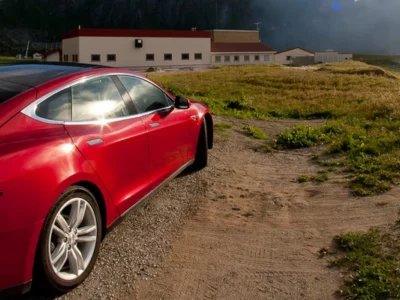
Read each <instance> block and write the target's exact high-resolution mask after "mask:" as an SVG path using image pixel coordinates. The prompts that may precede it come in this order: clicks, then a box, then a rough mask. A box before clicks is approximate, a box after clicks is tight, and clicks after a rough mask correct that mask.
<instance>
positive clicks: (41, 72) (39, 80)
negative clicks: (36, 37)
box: [0, 63, 107, 88]
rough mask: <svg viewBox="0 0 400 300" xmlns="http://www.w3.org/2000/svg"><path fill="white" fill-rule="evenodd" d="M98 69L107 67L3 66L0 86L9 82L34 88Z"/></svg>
mask: <svg viewBox="0 0 400 300" xmlns="http://www.w3.org/2000/svg"><path fill="white" fill-rule="evenodd" d="M98 68H107V67H105V66H98V65H89V64H77V63H14V64H9V65H3V66H0V86H1V85H2V83H4V84H5V83H6V82H7V83H10V84H14V85H18V86H25V87H29V88H33V87H37V86H39V85H41V84H44V83H46V82H48V81H50V80H53V79H57V78H61V77H64V76H67V75H72V74H74V73H79V72H82V71H88V70H93V69H98Z"/></svg>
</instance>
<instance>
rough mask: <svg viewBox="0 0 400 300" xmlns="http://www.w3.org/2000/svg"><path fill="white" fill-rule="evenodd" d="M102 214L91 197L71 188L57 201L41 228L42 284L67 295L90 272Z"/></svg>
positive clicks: (89, 194) (40, 263)
mask: <svg viewBox="0 0 400 300" xmlns="http://www.w3.org/2000/svg"><path fill="white" fill-rule="evenodd" d="M101 230H102V227H101V214H100V209H99V206H98V204H97V202H96V200H95V198H94V196H93V195H92V194H91V193H90V191H88V190H87V189H85V188H82V187H77V186H74V187H71V188H69V189H68V190H67V191H65V192H64V193H63V194H62V195H61V196H60V198H59V199H58V200H57V201H56V203H55V204H54V206H53V208H52V209H51V211H50V213H49V215H48V217H47V218H46V221H45V224H44V226H43V230H42V234H41V238H40V242H39V249H38V250H39V252H38V259H39V261H38V264H39V268H40V270H41V273H42V275H43V276H42V277H43V279H45V283H46V284H47V285H49V287H50V288H52V289H53V290H55V291H58V292H66V291H68V290H70V289H72V288H74V287H76V286H77V285H79V284H80V283H82V282H83V281H84V280H85V279H86V277H87V276H88V275H89V273H90V271H91V270H92V269H93V266H94V263H95V261H96V258H97V255H98V252H99V247H100V242H101V236H102V232H101Z"/></svg>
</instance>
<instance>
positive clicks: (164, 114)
mask: <svg viewBox="0 0 400 300" xmlns="http://www.w3.org/2000/svg"><path fill="white" fill-rule="evenodd" d="M118 77H119V79H120V80H121V82H122V84H123V85H124V87H125V88H126V90H127V91H128V93H129V95H130V97H131V99H132V100H133V102H134V103H135V106H136V108H137V110H138V111H139V113H140V114H141V118H142V120H143V124H144V126H145V128H146V130H147V132H148V136H149V175H150V180H151V186H152V188H154V187H155V186H158V185H159V184H160V183H162V182H163V181H165V180H166V179H167V178H168V177H170V176H171V175H172V174H173V173H174V172H175V171H177V170H178V169H179V168H180V167H182V166H183V165H184V164H185V163H186V162H187V157H188V146H189V126H188V122H189V120H190V117H189V116H188V115H187V112H186V111H184V110H178V109H175V107H174V102H173V101H172V99H171V98H170V97H169V96H168V95H167V94H166V93H165V92H164V91H162V90H161V89H160V88H159V87H157V86H155V85H154V84H152V83H151V82H150V81H147V80H145V79H142V78H139V77H135V76H118Z"/></svg>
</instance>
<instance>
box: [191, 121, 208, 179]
mask: <svg viewBox="0 0 400 300" xmlns="http://www.w3.org/2000/svg"><path fill="white" fill-rule="evenodd" d="M207 164H208V131H207V122H206V120H205V119H203V124H202V126H201V129H200V134H199V139H198V142H197V148H196V157H195V160H194V163H193V165H192V169H193V170H194V171H199V170H201V169H204V168H205V167H207Z"/></svg>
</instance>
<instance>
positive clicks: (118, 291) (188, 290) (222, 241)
mask: <svg viewBox="0 0 400 300" xmlns="http://www.w3.org/2000/svg"><path fill="white" fill-rule="evenodd" d="M219 121H224V122H228V123H232V124H233V125H234V126H233V128H232V129H227V131H226V134H225V135H224V137H223V136H221V134H217V137H216V139H217V142H216V145H215V149H214V150H212V151H211V152H210V155H211V157H210V166H209V167H208V168H206V169H205V170H204V171H202V172H200V173H196V174H191V175H187V176H183V177H180V178H177V179H175V180H174V181H173V182H172V183H170V184H169V186H167V187H166V188H164V189H163V190H162V191H161V192H160V193H159V194H158V195H157V196H155V197H154V198H153V199H151V201H150V202H149V204H148V205H147V206H146V207H144V208H142V209H141V210H139V211H136V212H134V213H132V214H130V215H129V216H128V217H127V218H126V219H125V220H124V221H123V222H122V223H121V224H120V225H119V226H118V227H117V228H116V229H115V230H114V231H113V232H112V233H110V234H109V235H108V236H107V237H106V238H105V240H104V241H103V244H102V248H101V251H100V257H99V261H98V263H97V264H96V266H95V269H94V271H93V273H92V274H91V275H90V276H89V278H88V279H87V280H86V281H85V282H84V284H83V285H81V286H80V287H78V288H77V289H75V290H74V291H72V292H71V293H69V294H67V295H64V296H63V297H62V299H137V300H154V299H165V300H169V299H171V300H181V299H182V300H191V299H218V300H219V299H222V300H225V299H226V300H228V299H229V300H236V299H246V300H247V299H255V300H256V299H291V300H293V299H332V298H334V296H333V293H334V291H335V290H336V289H338V287H339V286H340V284H341V274H340V273H339V272H338V271H335V270H330V269H328V268H326V264H327V262H326V260H323V259H322V260H320V259H318V257H317V253H318V250H319V249H320V248H321V247H323V246H329V245H330V244H331V241H332V238H333V237H334V236H335V235H337V234H340V233H342V232H345V231H349V230H367V229H368V228H369V227H370V226H373V225H382V224H388V223H393V222H394V221H395V220H396V219H397V217H398V211H399V208H400V202H399V201H398V196H399V195H400V189H394V190H392V191H391V192H389V193H387V194H385V195H383V196H379V197H371V198H363V199H359V198H354V197H352V196H351V195H350V193H349V190H348V189H347V188H346V186H345V185H344V184H339V183H334V182H332V181H330V182H327V183H324V184H321V185H315V184H313V183H306V184H298V183H296V182H295V179H296V178H297V177H298V176H299V175H300V174H310V175H314V174H316V172H317V171H318V170H319V167H318V166H317V165H315V164H314V163H313V162H312V161H311V156H312V155H313V154H315V153H319V152H320V151H321V149H317V148H313V149H305V150H300V151H285V152H277V153H273V154H266V153H260V152H255V151H254V148H255V147H256V146H257V145H258V144H259V143H260V142H258V141H256V140H254V139H251V138H249V137H246V136H245V135H244V132H243V129H242V127H243V125H245V124H249V123H252V124H255V125H256V126H257V127H260V128H263V129H264V130H265V132H266V133H267V134H268V135H270V136H274V135H275V134H276V133H278V132H281V131H282V130H283V129H284V128H286V127H290V126H292V125H294V124H296V123H299V122H298V121H296V122H295V121H251V122H250V121H241V120H233V119H226V118H225V119H221V118H217V122H219ZM314 123H315V124H319V123H320V122H319V121H316V122H314ZM378 203H379V204H380V205H377V204H378ZM382 203H384V204H385V205H382ZM41 294H42V292H41V291H38V292H36V293H34V294H30V295H27V296H25V297H23V298H24V299H36V298H38V296H40V295H41Z"/></svg>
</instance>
